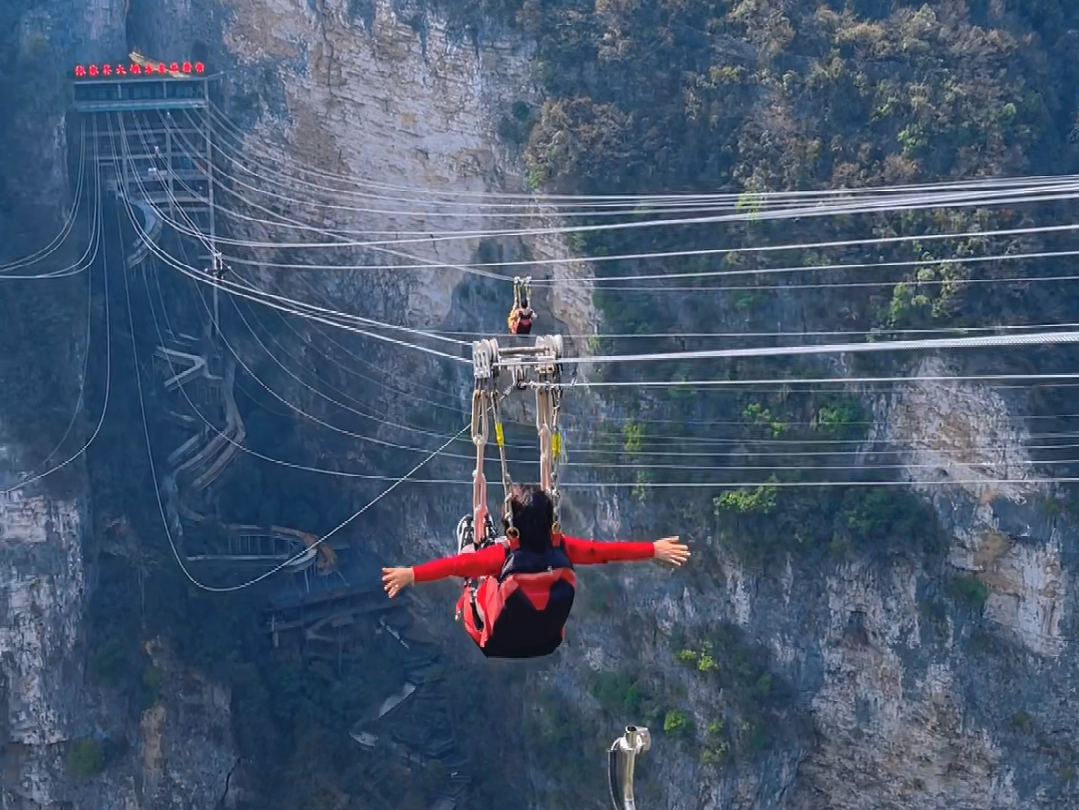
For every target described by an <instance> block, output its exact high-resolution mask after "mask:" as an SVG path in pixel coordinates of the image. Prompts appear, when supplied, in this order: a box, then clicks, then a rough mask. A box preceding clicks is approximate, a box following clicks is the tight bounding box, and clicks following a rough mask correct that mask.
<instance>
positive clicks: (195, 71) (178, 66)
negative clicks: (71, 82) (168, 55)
mask: <svg viewBox="0 0 1079 810" xmlns="http://www.w3.org/2000/svg"><path fill="white" fill-rule="evenodd" d="M205 72H206V65H204V64H203V63H202V62H173V63H172V64H171V65H166V64H165V63H164V62H158V63H157V65H156V66H154V65H146V66H143V65H138V64H135V63H134V62H132V63H131V64H128V65H118V64H105V65H76V66H75V78H77V79H85V78H97V77H98V76H149V75H158V76H169V75H172V76H176V75H186V76H191V75H199V74H203V73H205Z"/></svg>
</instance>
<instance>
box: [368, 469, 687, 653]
mask: <svg viewBox="0 0 1079 810" xmlns="http://www.w3.org/2000/svg"><path fill="white" fill-rule="evenodd" d="M510 511H511V515H512V519H511V524H512V525H509V526H507V529H506V537H505V538H502V540H500V541H499V542H495V543H492V544H491V545H488V546H486V547H483V548H478V549H477V548H476V547H475V546H474V545H469V546H466V547H465V548H463V549H462V551H461V553H459V554H456V555H454V556H452V557H446V558H444V559H439V560H431V561H429V562H425V563H423V564H422V565H417V566H415V567H412V568H383V569H382V575H383V576H382V582H383V586H384V588H385V589H386V593H387V594H389V596H390V598H391V599H392V598H393V597H395V596H397V594H398V593H400V591H401V589H402V588H405V587H407V586H409V585H413V584H415V583H417V582H434V581H436V580H439V579H445V578H447V577H462V578H464V579H465V580H466V581H465V585H464V589H463V591H462V593H461V597H460V599H458V601H457V618H458V619H462V620H463V623H464V626H465V630H466V631H467V632H468V634H469V636H470V637H471V638H472V640H473V641H475V642H476V644H477V645H478V646H479V648H480V649H481V650H482V651H483V653H484V654H485V655H486V656H487V657H489V658H536V657H539V656H542V655H547V654H549V653H551V652H554V650H555V649H557V647H558V646H559V645H560V644H561V643H562V639H563V638H564V637H565V623H566V619H568V618H569V612H570V609H571V608H572V606H573V598H574V595H575V592H576V574H575V573H574V570H573V566H574V565H596V564H602V563H608V562H623V561H626V562H628V561H632V560H648V559H659V560H663V561H664V562H668V563H671V564H673V565H676V566H680V565H682V564H683V563H684V562H685V561H686V560H687V559H689V548H688V547H687V546H685V545H684V544H682V543H679V542H678V538H677V537H664V538H662V539H660V540H657V541H656V542H654V543H652V542H617V541H616V542H597V541H595V540H581V539H579V538H575V537H567V536H565V535H563V534H562V533H561V530H560V529H559V527H558V526H557V525H555V522H554V505H553V504H552V502H551V499H550V498H549V497H548V496H547V494H546V493H545V492H544V491H543V490H542V489H541V488H540V487H537V486H527V487H514V489H513V491H512V493H511V496H510Z"/></svg>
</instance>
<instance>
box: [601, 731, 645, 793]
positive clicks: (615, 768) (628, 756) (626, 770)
mask: <svg viewBox="0 0 1079 810" xmlns="http://www.w3.org/2000/svg"><path fill="white" fill-rule="evenodd" d="M651 747H652V735H651V734H649V733H648V729H646V728H642V727H640V726H626V733H625V734H623V735H622V736H621V737H619V738H618V739H616V740H615V741H614V742H613V743H611V748H610V752H609V753H608V765H607V782H608V785H609V786H610V789H611V804H612V805H613V806H614V810H637V802H636V800H635V799H634V797H633V770H634V766H635V764H636V760H637V757H638V756H639V755H641V754H643V753H644V752H645V751H647V750H648V749H649V748H651Z"/></svg>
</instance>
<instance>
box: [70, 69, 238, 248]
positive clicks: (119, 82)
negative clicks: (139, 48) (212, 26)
mask: <svg viewBox="0 0 1079 810" xmlns="http://www.w3.org/2000/svg"><path fill="white" fill-rule="evenodd" d="M216 78H217V75H209V74H207V73H206V68H205V66H204V65H203V64H202V63H201V62H180V63H177V62H173V63H171V64H168V65H166V64H165V63H158V62H153V61H151V60H147V59H145V58H144V57H142V56H141V55H139V54H135V53H133V54H131V55H130V57H129V59H128V60H126V61H123V62H112V63H109V64H94V65H79V66H77V67H76V68H75V69H74V78H73V84H74V86H73V103H72V107H71V110H72V114H73V119H74V120H73V123H74V124H75V126H69V128H68V131H69V133H70V134H69V138H70V142H69V145H68V148H69V151H70V152H71V153H72V154H77V153H78V151H79V150H80V148H81V144H79V143H78V142H77V139H78V138H79V137H80V136H82V135H83V134H85V138H86V149H87V156H88V157H89V159H90V161H91V162H92V164H94V165H95V166H96V168H97V171H98V172H99V176H101V177H102V178H103V179H104V182H105V183H106V185H107V188H108V189H109V190H110V191H113V192H115V193H116V194H118V195H119V196H121V197H122V198H124V199H125V200H127V201H128V202H129V203H130V204H131V205H132V206H135V207H136V208H139V209H141V210H142V212H143V215H144V217H145V218H146V219H150V218H151V217H150V213H151V212H152V211H153V209H158V210H160V211H162V213H166V212H167V216H168V218H169V219H171V220H172V221H174V222H180V223H182V224H183V225H184V226H185V227H193V228H197V229H198V230H199V231H201V232H202V233H205V234H207V235H208V236H210V238H211V239H212V238H213V235H214V234H215V233H216V228H215V222H214V190H213V186H214V179H213V158H214V153H213V130H212V127H211V123H210V83H211V82H212V81H214V80H215V79H216ZM140 203H141V204H142V205H140ZM188 217H190V219H191V221H190V222H189V221H188V219H187V218H188ZM155 224H156V223H153V222H145V223H143V227H144V228H145V229H146V230H149V229H150V228H151V227H152V226H153V225H155Z"/></svg>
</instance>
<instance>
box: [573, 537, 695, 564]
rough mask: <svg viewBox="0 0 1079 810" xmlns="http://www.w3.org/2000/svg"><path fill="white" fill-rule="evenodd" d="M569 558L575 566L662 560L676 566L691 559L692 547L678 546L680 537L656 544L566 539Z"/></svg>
mask: <svg viewBox="0 0 1079 810" xmlns="http://www.w3.org/2000/svg"><path fill="white" fill-rule="evenodd" d="M562 542H563V543H564V544H565V546H566V554H568V555H569V558H570V562H572V563H573V564H574V565H599V564H602V563H609V562H630V561H632V560H648V559H652V558H655V559H659V560H663V561H664V562H669V563H672V564H673V565H681V564H682V563H684V562H685V561H686V560H687V559H689V547H688V546H686V545H684V544H683V543H679V542H678V538H677V537H664V538H663V539H661V540H657V541H656V542H654V543H640V542H625V541H618V540H615V541H610V542H601V541H597V540H582V539H580V538H577V537H563V538H562Z"/></svg>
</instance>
